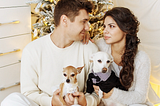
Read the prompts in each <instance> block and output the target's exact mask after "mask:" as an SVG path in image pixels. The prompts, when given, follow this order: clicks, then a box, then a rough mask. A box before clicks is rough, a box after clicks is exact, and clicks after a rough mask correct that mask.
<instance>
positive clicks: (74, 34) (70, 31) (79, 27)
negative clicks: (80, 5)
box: [67, 9, 89, 41]
mask: <svg viewBox="0 0 160 106" xmlns="http://www.w3.org/2000/svg"><path fill="white" fill-rule="evenodd" d="M88 21H89V15H88V13H87V11H86V10H84V9H82V10H80V11H79V15H78V16H76V17H75V20H74V21H73V22H71V21H70V20H69V21H68V23H67V37H68V38H69V39H70V40H73V41H79V40H82V39H83V37H84V35H85V32H86V31H89V24H88Z"/></svg>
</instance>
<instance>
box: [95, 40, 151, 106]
mask: <svg viewBox="0 0 160 106" xmlns="http://www.w3.org/2000/svg"><path fill="white" fill-rule="evenodd" d="M96 44H97V46H98V47H99V50H100V51H104V52H107V53H109V54H111V45H108V44H106V43H105V40H104V39H103V38H101V39H99V40H97V41H96ZM111 69H112V70H113V71H115V74H116V76H117V77H119V74H120V70H121V69H122V66H118V65H117V64H116V63H115V62H113V63H112V64H111ZM150 71H151V64H150V59H149V57H148V55H147V54H146V53H145V52H144V51H141V50H138V52H137V54H136V57H135V59H134V73H133V77H134V79H133V82H132V85H131V87H130V88H129V90H128V91H124V90H121V89H118V88H113V93H112V95H111V96H110V97H109V98H108V99H112V100H114V101H115V102H118V103H121V104H124V105H131V104H147V105H150V104H149V102H148V100H147V95H148V88H149V78H150ZM106 100H107V99H106ZM104 101H105V99H104Z"/></svg>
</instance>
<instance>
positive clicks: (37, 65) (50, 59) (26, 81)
mask: <svg viewBox="0 0 160 106" xmlns="http://www.w3.org/2000/svg"><path fill="white" fill-rule="evenodd" d="M97 51H98V49H97V47H96V46H95V44H93V43H91V42H89V44H88V45H83V44H82V43H81V42H78V41H77V42H74V43H73V44H72V45H70V46H69V47H66V48H58V47H57V46H56V45H54V43H53V42H52V41H51V38H50V34H49V35H46V36H44V37H41V38H39V39H37V40H35V41H32V42H31V43H30V44H28V45H27V46H26V47H25V49H24V50H23V54H22V63H21V92H22V94H24V95H26V96H27V97H28V98H30V99H31V100H33V101H35V102H36V103H37V104H39V105H41V106H50V105H51V100H52V95H53V92H52V87H53V86H56V85H59V84H60V83H62V81H63V74H62V71H63V68H64V67H66V66H68V65H72V66H75V67H80V66H84V65H85V67H84V68H83V70H82V72H81V73H80V74H79V75H78V85H79V90H80V91H81V92H84V91H85V88H86V87H85V84H86V80H87V75H88V73H89V68H90V66H89V57H90V55H91V54H92V53H94V52H97ZM86 99H87V105H88V106H95V105H96V104H97V101H98V99H97V96H95V95H94V94H93V95H89V96H86Z"/></svg>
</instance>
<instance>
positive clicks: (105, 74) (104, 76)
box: [92, 68, 111, 81]
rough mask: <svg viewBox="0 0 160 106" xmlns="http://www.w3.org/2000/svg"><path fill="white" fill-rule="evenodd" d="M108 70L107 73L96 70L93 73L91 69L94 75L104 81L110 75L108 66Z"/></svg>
mask: <svg viewBox="0 0 160 106" xmlns="http://www.w3.org/2000/svg"><path fill="white" fill-rule="evenodd" d="M108 69H109V70H108V72H107V73H102V72H97V73H95V72H94V71H93V69H92V73H93V74H94V75H95V76H98V77H99V78H100V79H101V80H100V81H106V80H107V79H108V78H109V76H110V75H111V69H110V68H108Z"/></svg>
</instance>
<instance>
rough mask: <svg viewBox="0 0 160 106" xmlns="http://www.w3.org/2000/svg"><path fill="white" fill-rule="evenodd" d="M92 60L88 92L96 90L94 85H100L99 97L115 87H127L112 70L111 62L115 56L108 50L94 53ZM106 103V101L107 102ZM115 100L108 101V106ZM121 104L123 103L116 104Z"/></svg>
mask: <svg viewBox="0 0 160 106" xmlns="http://www.w3.org/2000/svg"><path fill="white" fill-rule="evenodd" d="M90 62H91V64H92V66H91V67H92V70H91V73H90V74H89V76H88V80H87V92H88V93H92V92H94V88H93V85H96V86H99V88H100V90H99V97H100V98H102V97H103V92H105V93H108V92H109V91H110V90H111V89H112V88H113V87H116V88H119V89H123V90H125V88H124V87H123V86H122V85H121V83H120V81H119V78H118V77H117V76H116V75H115V73H114V71H112V70H111V67H110V65H111V63H112V62H113V57H112V56H111V55H110V54H108V53H106V52H97V53H94V54H93V55H92V56H91V58H90ZM105 104H106V103H105ZM111 104H112V106H113V102H109V101H108V103H107V106H110V105H111ZM115 106H121V105H118V104H117V105H115Z"/></svg>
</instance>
